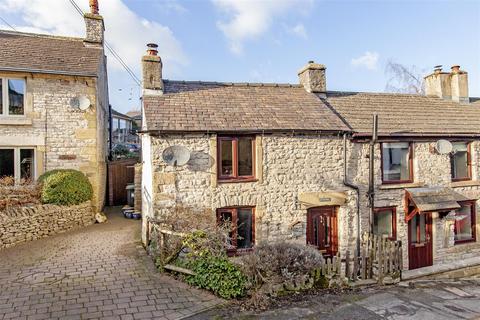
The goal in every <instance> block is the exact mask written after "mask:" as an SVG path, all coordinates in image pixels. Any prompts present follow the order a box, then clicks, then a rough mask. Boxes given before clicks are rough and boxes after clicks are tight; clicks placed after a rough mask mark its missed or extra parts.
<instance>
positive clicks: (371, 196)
mask: <svg viewBox="0 0 480 320" xmlns="http://www.w3.org/2000/svg"><path fill="white" fill-rule="evenodd" d="M377 139H378V115H377V114H376V113H374V114H373V131H372V139H371V140H370V153H369V160H370V161H369V162H370V165H369V168H368V192H367V197H368V206H369V207H370V214H369V218H368V220H369V224H370V232H371V233H373V215H374V213H375V172H374V171H375V144H376V143H377Z"/></svg>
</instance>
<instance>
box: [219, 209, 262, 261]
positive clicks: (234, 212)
mask: <svg viewBox="0 0 480 320" xmlns="http://www.w3.org/2000/svg"><path fill="white" fill-rule="evenodd" d="M239 209H250V210H252V241H251V242H252V246H251V247H250V248H241V249H238V247H237V239H238V231H237V229H238V228H237V225H238V210H239ZM222 212H230V213H231V215H232V227H231V232H232V247H231V248H227V254H228V255H229V256H233V255H240V254H242V253H248V252H251V251H253V249H254V247H255V207H254V206H235V207H225V208H218V209H217V212H216V214H217V225H219V224H220V222H221V221H220V219H221V217H220V214H221V213H222ZM234 221H235V222H234Z"/></svg>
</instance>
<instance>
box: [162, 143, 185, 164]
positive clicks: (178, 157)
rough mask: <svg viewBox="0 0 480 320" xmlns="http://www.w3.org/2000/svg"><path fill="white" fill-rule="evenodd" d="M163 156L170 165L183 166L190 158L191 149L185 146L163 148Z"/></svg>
mask: <svg viewBox="0 0 480 320" xmlns="http://www.w3.org/2000/svg"><path fill="white" fill-rule="evenodd" d="M162 158H163V161H165V163H166V164H168V165H170V166H175V167H176V166H183V165H185V164H187V162H188V161H189V160H190V151H189V150H188V149H187V148H185V147H183V146H171V147H168V148H166V149H165V150H163V153H162Z"/></svg>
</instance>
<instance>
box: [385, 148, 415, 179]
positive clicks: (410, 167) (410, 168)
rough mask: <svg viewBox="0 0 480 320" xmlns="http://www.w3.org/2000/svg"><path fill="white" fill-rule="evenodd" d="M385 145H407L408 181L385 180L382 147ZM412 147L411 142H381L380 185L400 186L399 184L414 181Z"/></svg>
mask: <svg viewBox="0 0 480 320" xmlns="http://www.w3.org/2000/svg"><path fill="white" fill-rule="evenodd" d="M385 143H408V171H409V179H407V180H385V175H384V170H385V168H384V167H383V155H384V152H383V145H384V144H385ZM413 153H414V147H413V142H411V141H388V142H381V143H380V167H381V177H382V184H400V183H413V181H414V177H413V174H414V171H413V157H414V154H413Z"/></svg>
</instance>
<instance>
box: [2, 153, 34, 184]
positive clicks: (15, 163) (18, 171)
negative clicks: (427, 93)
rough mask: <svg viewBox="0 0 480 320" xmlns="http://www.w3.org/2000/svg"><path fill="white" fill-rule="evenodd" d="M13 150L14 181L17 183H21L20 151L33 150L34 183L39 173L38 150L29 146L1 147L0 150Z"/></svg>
mask: <svg viewBox="0 0 480 320" xmlns="http://www.w3.org/2000/svg"><path fill="white" fill-rule="evenodd" d="M12 149H13V172H14V179H15V183H19V182H20V181H21V179H22V178H21V168H20V166H21V163H20V150H33V166H32V167H33V181H36V180H37V178H38V172H37V163H38V159H37V148H35V147H29V146H21V147H13V146H12V147H7V146H5V147H3V146H2V147H0V150H12Z"/></svg>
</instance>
